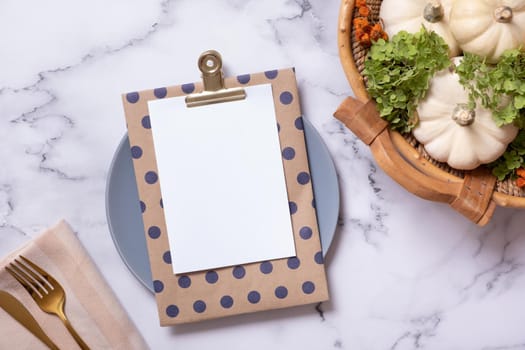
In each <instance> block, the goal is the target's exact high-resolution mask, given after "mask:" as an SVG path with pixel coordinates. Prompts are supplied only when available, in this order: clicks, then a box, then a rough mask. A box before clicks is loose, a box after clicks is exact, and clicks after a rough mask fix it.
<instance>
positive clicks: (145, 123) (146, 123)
mask: <svg viewBox="0 0 525 350" xmlns="http://www.w3.org/2000/svg"><path fill="white" fill-rule="evenodd" d="M141 124H142V127H143V128H144V129H151V120H150V119H149V115H146V116H144V117H143V118H142V120H141Z"/></svg>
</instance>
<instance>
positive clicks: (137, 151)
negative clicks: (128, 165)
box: [131, 146, 142, 159]
mask: <svg viewBox="0 0 525 350" xmlns="http://www.w3.org/2000/svg"><path fill="white" fill-rule="evenodd" d="M131 157H133V158H134V159H139V158H140V157H142V148H140V147H139V146H133V147H131Z"/></svg>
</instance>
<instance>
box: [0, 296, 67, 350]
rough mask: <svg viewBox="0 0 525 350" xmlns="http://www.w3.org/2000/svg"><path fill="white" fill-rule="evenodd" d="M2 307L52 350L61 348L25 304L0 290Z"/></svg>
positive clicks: (0, 306)
mask: <svg viewBox="0 0 525 350" xmlns="http://www.w3.org/2000/svg"><path fill="white" fill-rule="evenodd" d="M0 308H2V309H4V310H5V311H6V312H7V313H8V314H9V315H11V316H12V317H13V318H14V319H15V320H17V321H18V322H19V323H20V324H21V325H22V326H24V327H25V328H27V330H29V331H30V332H31V333H33V335H34V336H35V337H37V338H38V339H40V340H41V341H42V343H44V344H46V345H47V347H48V348H50V349H52V350H59V349H58V346H56V345H55V343H53V341H52V340H51V339H49V337H48V336H47V335H46V333H45V332H44V331H43V330H42V328H40V326H39V325H38V322H37V321H36V320H35V318H34V317H33V316H32V315H31V313H30V312H29V311H28V310H27V309H26V308H25V306H24V305H23V304H22V303H21V302H20V301H18V299H16V298H15V297H14V296H12V295H11V294H9V293H7V292H5V291H3V290H0Z"/></svg>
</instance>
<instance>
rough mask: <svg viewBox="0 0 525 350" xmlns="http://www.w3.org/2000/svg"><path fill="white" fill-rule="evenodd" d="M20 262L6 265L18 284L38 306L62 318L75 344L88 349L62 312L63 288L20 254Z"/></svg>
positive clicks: (15, 261) (64, 299) (63, 301)
mask: <svg viewBox="0 0 525 350" xmlns="http://www.w3.org/2000/svg"><path fill="white" fill-rule="evenodd" d="M20 259H21V260H22V261H23V262H24V263H22V262H21V261H19V260H18V259H15V260H14V263H13V262H11V263H10V264H9V266H6V267H5V268H6V270H7V272H9V273H10V274H11V275H12V276H13V277H14V278H16V280H17V281H18V282H20V284H21V285H22V286H23V287H24V288H25V289H26V290H27V291H28V292H29V294H30V295H31V297H32V298H33V299H34V300H35V302H36V303H37V304H38V306H39V307H40V308H41V309H42V311H45V312H47V313H49V314H54V315H56V316H58V317H59V318H60V320H62V323H64V325H65V326H66V328H67V330H68V331H69V333H70V334H71V335H72V336H73V338H75V341H76V342H77V344H78V345H79V346H80V348H82V349H83V350H89V347H88V346H87V345H86V343H85V342H84V341H83V340H82V338H81V337H80V336H79V335H78V333H77V332H76V331H75V329H74V328H73V326H72V325H71V323H70V322H69V320H68V318H67V317H66V314H65V313H64V304H65V302H66V293H65V292H64V288H62V286H61V285H60V284H59V283H58V282H57V281H56V280H55V279H54V278H53V277H52V276H50V275H49V274H48V273H47V272H46V271H44V270H43V269H42V268H40V267H38V266H37V265H36V264H35V263H33V262H31V261H30V260H29V259H26V258H25V257H23V256H22V255H20Z"/></svg>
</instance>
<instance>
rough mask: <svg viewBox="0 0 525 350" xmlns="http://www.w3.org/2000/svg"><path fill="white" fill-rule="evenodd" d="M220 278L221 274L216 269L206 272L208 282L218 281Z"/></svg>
mask: <svg viewBox="0 0 525 350" xmlns="http://www.w3.org/2000/svg"><path fill="white" fill-rule="evenodd" d="M218 280H219V275H218V274H217V272H215V271H208V272H206V282H208V283H210V284H214V283H217V281H218Z"/></svg>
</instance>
